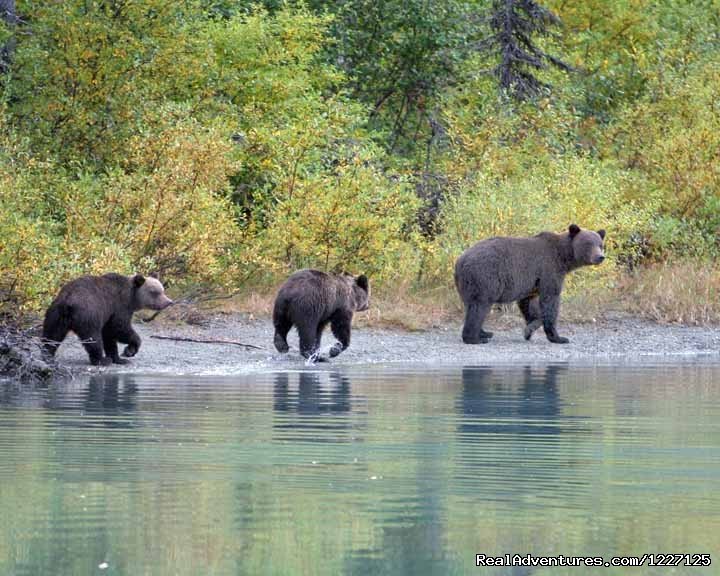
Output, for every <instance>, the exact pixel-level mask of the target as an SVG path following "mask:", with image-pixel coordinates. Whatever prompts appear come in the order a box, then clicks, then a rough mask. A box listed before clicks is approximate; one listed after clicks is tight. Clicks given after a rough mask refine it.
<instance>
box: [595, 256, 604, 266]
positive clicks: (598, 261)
mask: <svg viewBox="0 0 720 576" xmlns="http://www.w3.org/2000/svg"><path fill="white" fill-rule="evenodd" d="M603 260H605V256H603V255H602V254H599V255H598V256H595V258H594V259H593V264H601V263H602V261H603Z"/></svg>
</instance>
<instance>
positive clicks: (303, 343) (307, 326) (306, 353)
mask: <svg viewBox="0 0 720 576" xmlns="http://www.w3.org/2000/svg"><path fill="white" fill-rule="evenodd" d="M297 331H298V335H299V336H300V354H302V355H303V358H307V359H310V358H312V357H313V356H315V355H316V354H317V351H318V342H317V334H318V324H317V322H308V321H305V322H303V323H302V324H298V326H297ZM317 360H318V361H319V362H322V361H323V360H324V359H323V358H322V357H321V356H318V357H317Z"/></svg>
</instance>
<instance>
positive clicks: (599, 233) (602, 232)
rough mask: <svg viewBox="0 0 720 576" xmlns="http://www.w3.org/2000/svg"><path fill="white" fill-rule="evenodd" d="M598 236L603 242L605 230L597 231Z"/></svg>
mask: <svg viewBox="0 0 720 576" xmlns="http://www.w3.org/2000/svg"><path fill="white" fill-rule="evenodd" d="M598 236H600V238H602V239H603V240H605V230H604V229H602V230H598Z"/></svg>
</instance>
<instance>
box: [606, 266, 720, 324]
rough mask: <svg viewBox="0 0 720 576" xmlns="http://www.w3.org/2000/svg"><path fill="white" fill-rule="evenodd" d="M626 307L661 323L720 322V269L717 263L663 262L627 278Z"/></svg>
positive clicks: (622, 289) (622, 287)
mask: <svg viewBox="0 0 720 576" xmlns="http://www.w3.org/2000/svg"><path fill="white" fill-rule="evenodd" d="M618 290H619V292H620V294H621V295H622V299H623V308H624V309H625V310H627V311H628V312H630V313H632V314H635V315H638V316H642V317H644V318H648V319H650V320H654V321H656V322H662V323H677V324H687V325H705V324H718V323H720V267H718V265H717V264H716V263H702V262H697V263H694V262H690V263H687V262H682V263H663V264H657V265H654V266H650V267H647V268H644V269H642V270H641V271H639V272H637V273H635V274H629V275H627V276H626V277H624V278H623V279H622V280H621V282H620V284H619V287H618Z"/></svg>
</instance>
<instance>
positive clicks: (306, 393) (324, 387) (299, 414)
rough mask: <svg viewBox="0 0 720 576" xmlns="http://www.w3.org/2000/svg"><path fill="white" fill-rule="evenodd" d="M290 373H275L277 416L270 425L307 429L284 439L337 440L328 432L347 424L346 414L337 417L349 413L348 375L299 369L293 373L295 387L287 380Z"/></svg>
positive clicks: (299, 429)
mask: <svg viewBox="0 0 720 576" xmlns="http://www.w3.org/2000/svg"><path fill="white" fill-rule="evenodd" d="M292 376H294V375H293V374H289V373H287V372H280V373H278V374H277V375H276V376H275V385H274V389H273V409H274V411H275V412H276V413H277V415H278V418H277V419H276V420H275V422H274V423H273V428H275V429H277V430H284V431H293V430H295V431H303V432H311V434H309V435H301V436H297V437H289V438H288V437H285V439H291V440H292V439H297V440H303V441H308V442H337V441H341V440H340V439H338V437H337V436H335V435H334V434H332V432H333V431H338V430H347V429H349V428H351V422H350V418H349V417H348V418H337V416H339V415H347V416H350V414H351V413H352V402H351V396H350V394H351V392H350V379H349V378H348V377H347V376H345V375H343V374H338V373H335V372H330V373H328V372H321V373H317V372H309V371H308V372H300V374H298V375H297V390H296V391H295V390H293V388H294V386H293V383H291V377H292ZM293 380H294V378H293ZM308 417H312V418H308ZM328 432H330V434H328Z"/></svg>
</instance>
